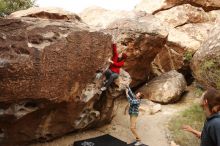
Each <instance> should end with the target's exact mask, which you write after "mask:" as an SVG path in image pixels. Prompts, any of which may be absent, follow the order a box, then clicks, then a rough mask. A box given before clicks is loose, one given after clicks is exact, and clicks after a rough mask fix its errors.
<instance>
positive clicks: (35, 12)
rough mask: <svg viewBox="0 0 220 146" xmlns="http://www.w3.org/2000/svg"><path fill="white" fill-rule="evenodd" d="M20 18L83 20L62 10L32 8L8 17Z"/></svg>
mask: <svg viewBox="0 0 220 146" xmlns="http://www.w3.org/2000/svg"><path fill="white" fill-rule="evenodd" d="M20 17H34V18H44V19H57V20H74V21H76V20H77V21H81V18H80V17H79V16H78V15H76V14H74V13H71V12H68V11H65V10H63V9H61V8H40V7H31V8H29V9H26V10H20V11H16V12H14V13H12V14H10V15H9V16H8V18H20Z"/></svg>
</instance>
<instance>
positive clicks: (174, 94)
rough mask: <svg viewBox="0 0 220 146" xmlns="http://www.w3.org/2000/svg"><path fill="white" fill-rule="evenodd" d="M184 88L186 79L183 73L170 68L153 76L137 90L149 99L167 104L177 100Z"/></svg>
mask: <svg viewBox="0 0 220 146" xmlns="http://www.w3.org/2000/svg"><path fill="white" fill-rule="evenodd" d="M185 88H186V81H185V79H184V77H183V75H182V74H180V73H178V72H177V71H175V70H172V71H169V72H167V73H164V74H162V75H161V76H158V77H155V78H154V79H153V80H152V81H150V82H149V83H147V84H146V85H144V86H143V87H141V88H140V89H138V91H140V92H142V93H143V94H144V95H145V98H147V99H150V100H151V101H154V102H159V103H163V104H167V103H172V102H176V101H178V100H179V99H180V98H181V94H182V93H183V92H184V90H185Z"/></svg>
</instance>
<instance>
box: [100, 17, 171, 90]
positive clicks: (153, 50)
mask: <svg viewBox="0 0 220 146" xmlns="http://www.w3.org/2000/svg"><path fill="white" fill-rule="evenodd" d="M168 29H169V28H167V27H166V25H163V24H162V23H160V21H158V19H156V18H154V17H153V16H149V17H148V16H146V18H145V19H142V20H141V19H140V21H136V20H131V19H121V20H117V21H115V22H113V23H112V24H110V25H109V26H108V27H107V29H105V30H103V31H104V32H106V33H109V34H112V35H113V37H114V38H115V41H116V42H117V43H118V44H119V45H118V48H119V52H126V54H127V55H128V58H127V60H126V62H125V66H124V69H125V70H126V71H127V72H128V73H129V74H130V75H131V78H132V83H131V87H136V86H138V85H140V84H142V83H144V82H146V81H147V80H148V79H150V78H152V77H151V75H152V74H151V68H150V64H151V62H152V61H153V59H154V58H155V56H156V55H157V54H158V53H159V52H160V50H161V49H162V47H163V46H164V44H165V41H166V36H167V34H168V31H167V30H168ZM155 42H156V43H155ZM120 44H121V45H120Z"/></svg>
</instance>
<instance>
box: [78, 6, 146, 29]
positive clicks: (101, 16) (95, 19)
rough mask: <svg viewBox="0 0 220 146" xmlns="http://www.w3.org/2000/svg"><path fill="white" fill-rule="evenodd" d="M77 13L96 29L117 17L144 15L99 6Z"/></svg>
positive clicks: (134, 17)
mask: <svg viewBox="0 0 220 146" xmlns="http://www.w3.org/2000/svg"><path fill="white" fill-rule="evenodd" d="M79 15H80V17H81V18H82V20H83V21H84V22H85V23H87V24H88V25H90V26H93V27H95V28H97V29H104V28H106V27H107V26H108V25H109V24H111V23H112V22H114V21H116V20H118V19H123V18H130V19H138V18H139V17H141V16H143V15H145V13H141V12H132V11H119V10H115V11H113V10H107V9H104V8H101V7H89V8H87V9H85V10H84V11H83V12H81V13H80V14H79Z"/></svg>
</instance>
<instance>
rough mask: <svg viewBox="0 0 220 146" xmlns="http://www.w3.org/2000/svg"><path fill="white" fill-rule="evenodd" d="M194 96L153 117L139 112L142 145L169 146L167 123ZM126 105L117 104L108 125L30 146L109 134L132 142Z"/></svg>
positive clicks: (67, 144)
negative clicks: (113, 116) (125, 110)
mask: <svg viewBox="0 0 220 146" xmlns="http://www.w3.org/2000/svg"><path fill="white" fill-rule="evenodd" d="M194 96H195V95H194V94H192V93H188V94H187V96H185V97H184V99H183V100H182V101H181V102H179V103H176V104H172V105H162V111H161V112H159V113H156V114H154V115H149V114H147V113H146V112H141V113H140V116H139V118H138V123H137V131H138V133H139V134H140V136H141V138H142V141H143V143H145V144H147V145H149V146H170V141H169V138H168V137H169V135H168V132H167V131H168V130H167V126H168V122H169V120H170V119H171V118H172V117H173V115H175V114H177V113H178V112H179V111H180V110H183V109H185V108H186V107H187V105H190V104H191V103H193V102H194V100H196V99H195V97H194ZM126 104H127V101H126V99H123V100H120V101H118V102H117V105H116V111H117V114H116V116H115V118H114V120H113V121H112V123H111V124H109V125H106V126H103V127H101V128H98V129H95V130H90V131H86V132H81V133H78V134H69V135H66V136H63V137H62V138H59V139H56V140H54V141H52V142H47V143H43V144H35V145H32V146H70V145H71V144H73V142H74V141H76V140H82V139H86V138H91V137H96V136H99V135H103V134H110V135H112V136H114V137H116V138H118V139H121V140H123V141H126V142H127V143H130V142H132V141H134V138H133V137H132V134H131V132H130V129H129V116H128V114H127V115H124V109H125V107H126ZM119 105H120V106H119ZM119 107H120V108H119Z"/></svg>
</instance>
